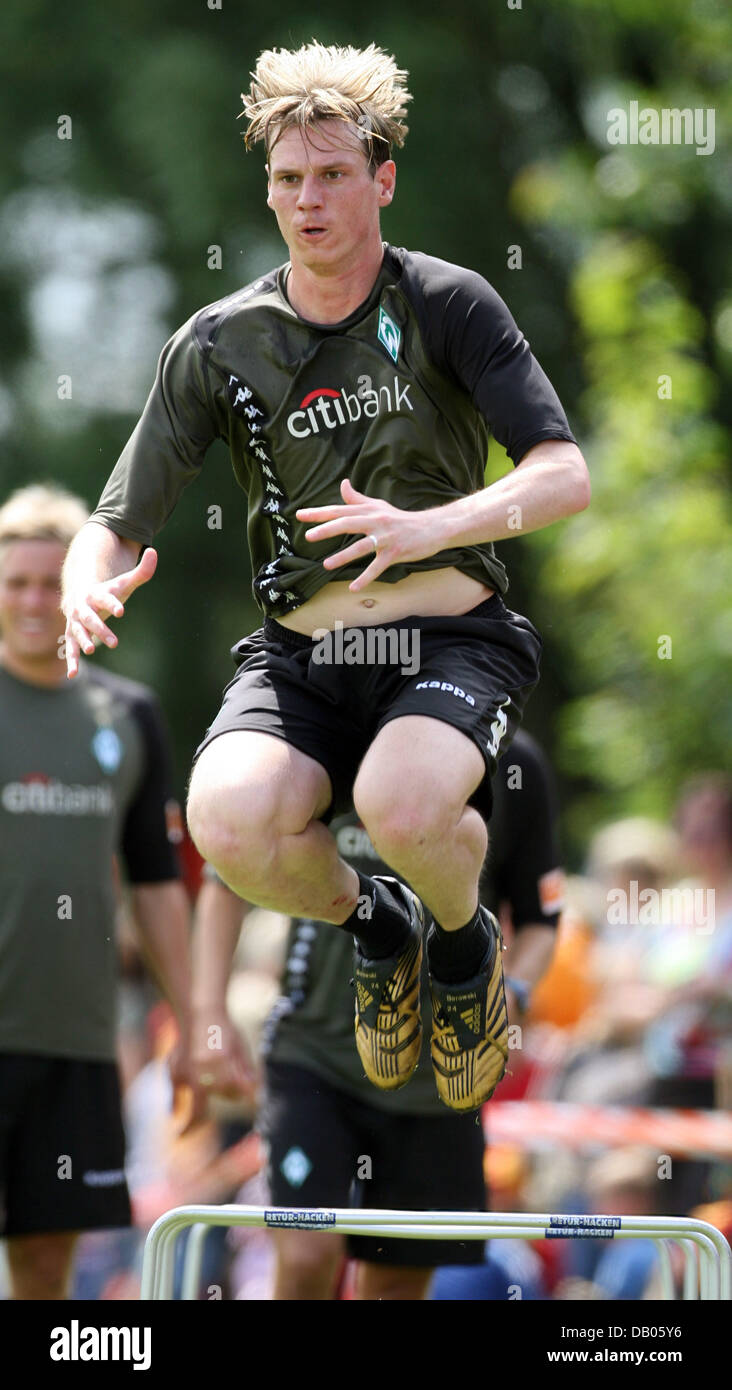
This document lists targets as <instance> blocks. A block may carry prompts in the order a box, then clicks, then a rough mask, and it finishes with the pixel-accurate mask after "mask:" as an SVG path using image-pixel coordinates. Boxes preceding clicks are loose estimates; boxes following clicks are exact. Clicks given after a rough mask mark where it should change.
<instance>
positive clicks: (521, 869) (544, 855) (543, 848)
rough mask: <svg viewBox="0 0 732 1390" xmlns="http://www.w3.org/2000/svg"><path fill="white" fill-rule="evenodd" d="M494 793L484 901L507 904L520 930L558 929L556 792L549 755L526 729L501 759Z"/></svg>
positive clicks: (560, 879) (558, 879) (559, 882)
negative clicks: (528, 928)
mask: <svg viewBox="0 0 732 1390" xmlns="http://www.w3.org/2000/svg"><path fill="white" fill-rule="evenodd" d="M493 792H494V808H493V815H492V818H491V823H490V842H491V843H490V848H489V852H488V860H487V865H486V874H485V877H484V880H483V883H482V885H481V900H486V901H487V900H488V899H491V900H492V901H487V906H489V907H492V906H493V904H494V903H495V905H496V906H497V905H498V904H499V903H500V902H507V903H508V905H509V907H510V909H511V918H512V921H513V925H514V927H515V928H516V929H517V930H518V929H519V928H521V927H522V926H526V925H528V924H531V925H533V926H536V925H545V926H548V927H556V926H557V923H558V921H559V911H560V907H561V901H560V895H561V888H562V871H561V867H560V857H559V842H558V834H557V806H556V794H555V790H554V783H553V777H552V772H551V768H550V765H549V761H548V759H547V758H546V756H545V754H544V753H543V751H542V750H541V748H540V747H539V745H538V744H537V743H536V742H535V741H534V739H532V738H530V737H529V735H528V734H526V733H524V732H523V731H519V733H518V734H517V735H516V737H515V739H514V741H513V743H512V744H511V746H510V747H509V748H508V750H507V751H506V752H505V753H504V754H503V756H502V757H501V758H500V759H499V763H498V769H497V771H496V776H495V779H494V783H493ZM494 910H495V908H494Z"/></svg>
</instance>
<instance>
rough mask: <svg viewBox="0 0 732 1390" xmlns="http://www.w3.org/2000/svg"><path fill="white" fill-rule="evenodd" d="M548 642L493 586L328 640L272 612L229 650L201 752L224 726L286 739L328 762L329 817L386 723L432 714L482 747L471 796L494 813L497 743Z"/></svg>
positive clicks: (517, 713) (519, 708)
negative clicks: (228, 666) (456, 610)
mask: <svg viewBox="0 0 732 1390" xmlns="http://www.w3.org/2000/svg"><path fill="white" fill-rule="evenodd" d="M541 645H542V644H541V638H540V637H539V634H538V632H537V631H536V628H535V627H534V626H533V625H532V624H531V623H530V622H529V620H528V618H523V617H521V616H520V615H519V614H518V613H512V612H511V610H510V609H508V608H507V607H506V605H505V604H504V602H503V600H502V599H501V598H500V597H499V595H498V594H494V595H493V597H492V598H489V599H486V600H485V602H484V603H481V604H479V605H478V607H477V608H473V609H471V610H470V612H469V613H465V614H464V615H463V616H461V617H440V618H420V617H413V618H404V619H403V620H401V621H400V622H395V623H390V624H389V625H388V626H386V625H385V626H384V627H372V628H368V627H361V628H358V627H357V628H345V629H343V628H341V629H340V631H338V632H334V633H333V634H330V636H329V637H328V638H327V639H326V640H325V641H324V640H323V637H322V636H320V637H319V639H317V640H316V638H310V637H305V636H303V635H302V634H300V633H298V632H291V631H290V629H289V628H286V627H282V625H281V624H280V623H277V622H275V621H274V620H273V619H272V618H266V619H265V622H264V627H262V628H260V629H259V631H257V632H254V633H252V635H251V637H245V638H243V640H242V641H241V642H239V643H237V645H236V646H235V647H234V648H233V649H232V655H233V657H234V659H235V661H236V662H237V665H238V667H239V669H238V672H237V674H236V676H235V677H234V679H233V681H231V683H230V684H229V685H228V686H227V687H226V690H225V692H224V702H223V704H222V706H221V709H220V711H219V713H218V714H217V716H216V718H215V719H214V722H213V724H212V725H211V727H210V728H209V729H208V731H207V733H206V737H205V738H204V740H203V742H202V743H201V745H200V747H199V748H198V749H197V750H196V755H195V756H196V757H198V756H199V754H200V753H201V752H202V751H203V749H204V748H206V747H207V745H208V744H209V743H211V742H212V741H213V739H215V738H217V737H218V736H219V734H225V733H231V732H234V731H241V730H252V731H258V732H260V733H266V734H272V735H274V737H275V738H281V739H283V740H284V741H285V742H286V743H289V744H291V745H292V747H293V748H297V749H299V751H300V752H301V753H306V754H307V755H308V756H309V757H311V758H314V759H315V761H316V762H318V763H320V764H321V765H322V767H324V768H325V770H326V772H327V773H328V776H329V778H330V782H331V787H332V789H333V800H332V802H331V805H330V808H329V811H328V814H327V818H330V817H333V816H335V815H341V814H343V813H345V812H347V811H350V810H351V807H352V795H351V793H352V788H353V783H354V781H355V778H356V773H357V771H358V768H359V764H360V762H361V760H362V758H363V756H364V754H365V753H366V751H367V749H368V748H369V746H370V744H371V743H372V742H373V740H374V738H375V737H376V734H377V733H378V732H379V730H380V729H382V728H383V727H384V725H385V724H387V723H388V722H389V720H391V719H398V718H400V717H401V716H403V715H410V714H421V715H428V716H430V717H431V718H433V719H440V720H442V721H443V722H444V723H447V724H450V725H452V727H453V728H455V729H460V730H462V732H463V733H465V734H467V736H468V737H469V738H471V739H472V740H473V742H474V743H475V744H477V746H478V748H479V749H480V751H481V753H482V755H483V759H484V761H485V764H486V774H487V775H486V776H485V777H484V779H483V781H482V783H481V785H480V786H479V787H478V788H477V789H476V791H475V792H474V794H473V796H472V797H471V804H473V805H474V806H476V808H477V809H478V810H479V811H480V812H481V814H482V815H483V816H484V818H485V819H486V820H489V819H490V814H491V809H492V794H491V787H490V779H491V777H492V776H493V773H494V772H495V766H496V760H497V756H498V753H499V744H502V745H503V747H506V746H507V745H508V743H509V742H510V740H511V738H512V737H513V734H514V732H515V730H516V728H517V726H518V724H519V723H520V721H521V715H522V712H523V708H524V705H525V704H526V701H527V699H528V697H529V695H530V694H531V691H532V690H533V688H534V686H535V685H536V682H537V681H538V679H539V658H540V654H541ZM349 658H352V660H351V663H350V664H349ZM356 658H358V659H356ZM501 751H502V750H501Z"/></svg>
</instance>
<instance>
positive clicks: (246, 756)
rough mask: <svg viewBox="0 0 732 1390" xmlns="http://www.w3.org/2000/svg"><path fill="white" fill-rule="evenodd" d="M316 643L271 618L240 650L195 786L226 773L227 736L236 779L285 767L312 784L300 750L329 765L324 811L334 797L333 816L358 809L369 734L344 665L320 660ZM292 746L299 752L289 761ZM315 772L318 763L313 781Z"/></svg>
mask: <svg viewBox="0 0 732 1390" xmlns="http://www.w3.org/2000/svg"><path fill="white" fill-rule="evenodd" d="M312 646H313V644H312V642H311V641H310V640H309V639H308V638H303V637H302V636H301V635H300V634H299V633H289V632H288V630H287V629H286V628H281V627H279V626H278V624H276V623H272V622H266V623H265V626H264V628H262V629H261V630H260V631H259V632H255V633H253V634H252V635H251V636H250V637H247V638H245V639H244V640H243V641H242V642H240V643H239V644H238V645H237V646H236V647H235V648H234V649H233V655H234V658H235V660H236V662H237V666H238V669H237V673H236V675H235V677H234V679H233V680H232V681H230V683H229V685H228V686H227V687H226V689H225V691H224V698H223V703H222V705H221V709H220V710H219V712H218V714H217V715H216V718H215V719H214V721H213V723H212V724H211V725H210V727H209V729H208V730H207V732H206V735H205V737H204V739H203V740H202V742H201V744H200V745H199V747H198V749H197V750H196V754H195V758H194V770H193V776H192V779H191V790H192V792H193V791H194V790H198V789H200V786H201V776H202V771H203V769H204V768H205V769H206V776H207V777H208V776H209V775H210V773H211V771H212V770H213V769H215V771H216V776H217V777H218V776H224V778H225V777H226V772H225V768H221V767H220V763H219V760H220V761H221V762H223V763H225V762H226V760H227V759H226V757H225V756H224V755H223V754H222V753H221V749H220V748H217V745H220V744H221V743H222V741H223V739H224V738H225V739H226V743H225V745H224V746H225V748H226V750H227V753H228V750H229V749H232V750H234V755H235V758H236V769H235V771H236V778H238V779H241V776H242V774H246V776H247V777H248V779H249V781H250V784H253V783H254V779H255V778H256V776H257V774H258V771H259V772H261V773H262V774H263V775H264V776H265V777H267V776H270V775H278V770H279V773H280V774H281V776H282V777H283V779H286V778H287V777H288V776H293V775H295V776H296V777H297V778H298V779H300V780H302V782H303V786H304V789H306V788H307V785H308V773H307V766H306V763H305V762H304V761H300V760H298V757H297V756H295V755H297V754H299V755H302V759H304V760H307V763H308V764H314V765H315V766H316V767H317V768H319V769H320V770H321V776H320V781H319V785H318V793H317V800H318V804H319V805H320V803H322V802H323V800H324V799H325V793H324V791H323V788H324V787H326V786H329V795H328V800H327V801H326V802H325V806H324V808H323V810H318V812H317V814H318V815H322V814H323V812H324V811H327V810H328V806H329V803H330V802H331V801H332V806H331V813H332V814H336V812H338V811H344V810H348V809H350V797H351V787H352V784H353V778H354V775H355V771H356V768H357V766H358V760H359V758H360V756H361V753H362V752H363V748H364V746H365V739H364V735H363V731H362V730H361V729H360V727H359V726H358V724H357V723H354V720H353V717H352V713H351V712H349V710H348V709H347V707H346V704H347V702H346V701H344V700H343V699H342V698H341V694H342V692H341V691H340V687H339V684H338V680H337V679H335V678H336V677H337V676H338V671H337V670H336V671H335V672H334V671H332V670H331V669H330V668H328V669H325V668H322V667H318V666H314V664H313V662H312V659H311V657H312ZM334 679H335V684H334ZM233 734H238V735H240V736H241V735H244V734H246V735H249V736H250V738H249V739H248V740H243V741H241V740H240V742H239V744H238V746H237V745H235V744H233V743H231V741H230V738H229V736H230V735H233ZM265 736H266V737H265ZM280 746H281V747H280ZM278 747H279V748H280V752H279V753H278V751H277V750H278ZM287 749H290V750H292V756H291V757H290V758H289V760H288V758H287ZM239 750H241V751H239ZM242 763H243V766H242ZM323 771H324V772H325V774H326V780H325V781H324V780H323V778H322V772H323ZM314 775H315V774H314V772H313V770H312V768H311V771H310V781H312V779H313V777H314ZM230 784H231V780H230V781H228V782H227V781H225V785H230Z"/></svg>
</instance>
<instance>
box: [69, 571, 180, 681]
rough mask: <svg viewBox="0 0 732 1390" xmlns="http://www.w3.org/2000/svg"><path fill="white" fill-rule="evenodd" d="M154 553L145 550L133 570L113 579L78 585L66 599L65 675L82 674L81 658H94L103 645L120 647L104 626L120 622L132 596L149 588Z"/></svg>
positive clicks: (114, 636) (109, 629) (112, 634)
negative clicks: (110, 621)
mask: <svg viewBox="0 0 732 1390" xmlns="http://www.w3.org/2000/svg"><path fill="white" fill-rule="evenodd" d="M157 563H158V556H157V551H155V550H145V551H143V554H142V556H141V558H140V560H139V562H138V563H137V564H136V565H135V567H134V569H130V570H125V571H124V573H123V574H118V575H116V576H115V577H114V579H105V580H98V581H97V582H96V583H94V584H91V585H89V586H88V587H86V588H83V587H81V586H80V585H75V586H74V587H73V588H72V590H71V591H70V592H69V593H68V595H67V596H66V598H65V599H64V601H63V603H62V605H61V608H62V611H63V613H64V615H65V617H66V632H65V634H64V636H65V654H66V674H67V676H68V677H69V679H73V677H74V676H76V675H77V674H78V671H79V657H80V655H81V653H82V652H83V653H84V655H85V656H93V654H94V651H95V650H96V648H97V646H98V645H99V643H100V642H104V644H105V646H107V647H116V646H117V640H118V639H117V637H116V635H115V633H114V632H112V630H111V628H109V627H107V625H106V623H105V622H104V619H105V618H110V617H111V618H121V617H122V616H123V615H124V611H125V610H124V605H125V602H126V601H127V599H128V598H129V597H130V594H133V593H134V592H135V589H139V588H140V585H141V584H147V582H148V580H149V579H152V577H153V575H154V573H155V570H156V568H157Z"/></svg>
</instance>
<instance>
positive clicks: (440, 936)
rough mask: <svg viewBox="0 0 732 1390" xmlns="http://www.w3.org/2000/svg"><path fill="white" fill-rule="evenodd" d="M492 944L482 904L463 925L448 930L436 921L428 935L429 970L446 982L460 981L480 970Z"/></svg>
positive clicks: (471, 976) (442, 981)
mask: <svg viewBox="0 0 732 1390" xmlns="http://www.w3.org/2000/svg"><path fill="white" fill-rule="evenodd" d="M490 944H491V938H490V935H489V933H488V929H487V927H486V925H485V923H484V922H483V920H482V918H481V913H480V908H478V910H477V912H476V913H475V915H474V916H473V917H471V919H470V921H469V922H466V923H465V926H464V927H458V929H457V931H445V930H444V928H443V927H441V926H440V924H439V922H434V923H433V926H432V930H431V931H430V932H429V934H428V937H427V954H428V956H429V963H430V971H431V972H432V974H433V975H434V977H435V979H436V980H439V981H440V982H441V983H442V984H443V985H457V984H461V983H462V982H463V981H465V980H470V979H472V978H473V976H474V975H477V974H478V971H479V970H480V967H481V965H482V963H483V961H484V959H485V955H486V951H487V950H488V948H489V946H490Z"/></svg>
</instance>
